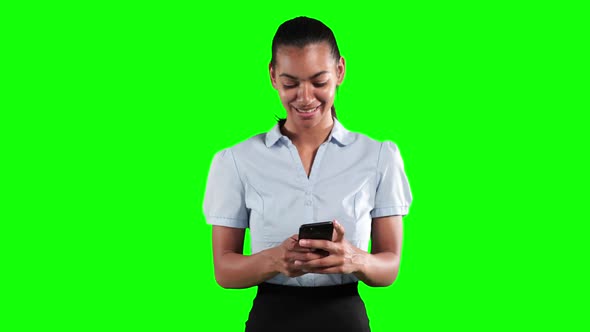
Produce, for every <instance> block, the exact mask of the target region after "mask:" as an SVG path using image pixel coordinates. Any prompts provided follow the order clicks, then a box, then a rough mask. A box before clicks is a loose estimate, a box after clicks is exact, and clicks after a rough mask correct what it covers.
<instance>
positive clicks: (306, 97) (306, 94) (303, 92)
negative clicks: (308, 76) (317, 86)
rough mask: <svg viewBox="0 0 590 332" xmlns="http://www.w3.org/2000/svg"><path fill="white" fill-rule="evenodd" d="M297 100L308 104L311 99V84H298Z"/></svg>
mask: <svg viewBox="0 0 590 332" xmlns="http://www.w3.org/2000/svg"><path fill="white" fill-rule="evenodd" d="M297 99H298V100H299V101H301V102H304V103H305V104H308V103H309V102H310V101H311V100H312V99H313V87H312V86H311V84H299V90H298V91H297Z"/></svg>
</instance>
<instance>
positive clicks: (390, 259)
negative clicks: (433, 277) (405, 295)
mask: <svg viewBox="0 0 590 332" xmlns="http://www.w3.org/2000/svg"><path fill="white" fill-rule="evenodd" d="M371 227H372V228H371V253H370V254H368V253H365V252H362V254H361V256H362V259H360V261H361V262H362V263H361V264H359V265H358V266H359V268H358V271H356V272H354V275H355V276H356V277H357V278H359V279H360V280H362V281H363V282H364V283H365V284H367V285H369V286H374V287H377V286H389V285H391V284H393V282H394V281H395V279H396V278H397V274H398V272H399V263H400V257H401V251H402V231H403V225H402V217H401V216H389V217H382V218H375V219H373V223H372V226H371Z"/></svg>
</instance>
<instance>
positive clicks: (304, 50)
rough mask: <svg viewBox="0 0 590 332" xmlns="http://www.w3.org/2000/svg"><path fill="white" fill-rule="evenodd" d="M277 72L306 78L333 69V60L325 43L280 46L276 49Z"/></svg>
mask: <svg viewBox="0 0 590 332" xmlns="http://www.w3.org/2000/svg"><path fill="white" fill-rule="evenodd" d="M276 63H277V72H278V74H279V75H281V74H287V75H288V76H292V77H302V78H307V77H309V76H313V75H316V74H317V73H320V72H323V73H324V74H327V73H328V72H329V71H331V70H334V68H333V67H334V65H335V61H334V58H333V56H332V50H331V49H330V46H329V45H328V44H327V43H316V44H309V45H306V46H304V47H297V46H281V47H279V49H278V50H277V58H276Z"/></svg>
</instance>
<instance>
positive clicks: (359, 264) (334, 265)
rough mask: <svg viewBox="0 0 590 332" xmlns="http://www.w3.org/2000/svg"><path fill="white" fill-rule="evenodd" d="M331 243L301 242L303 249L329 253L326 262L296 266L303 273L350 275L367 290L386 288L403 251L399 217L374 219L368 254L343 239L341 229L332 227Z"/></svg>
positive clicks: (396, 272)
mask: <svg viewBox="0 0 590 332" xmlns="http://www.w3.org/2000/svg"><path fill="white" fill-rule="evenodd" d="M334 233H335V234H334V241H325V240H301V241H299V244H300V245H301V246H302V247H307V248H317V249H323V250H326V251H328V252H330V255H329V256H328V257H325V258H321V259H317V260H315V261H310V262H307V263H305V262H295V264H294V265H295V266H298V267H300V268H301V269H302V271H304V272H313V273H325V274H329V273H345V274H347V273H352V274H354V275H355V276H356V277H357V278H358V279H359V280H361V281H363V282H364V283H365V284H367V285H369V286H374V287H377V286H389V285H391V284H392V283H393V282H394V281H395V279H396V277H397V274H398V271H399V263H400V256H401V248H402V217H401V216H389V217H381V218H374V219H373V224H372V230H371V237H372V250H371V253H368V252H366V251H363V250H361V249H359V248H357V247H355V246H353V245H352V244H351V243H350V242H348V241H347V240H346V239H344V227H342V225H341V224H340V223H338V222H335V223H334Z"/></svg>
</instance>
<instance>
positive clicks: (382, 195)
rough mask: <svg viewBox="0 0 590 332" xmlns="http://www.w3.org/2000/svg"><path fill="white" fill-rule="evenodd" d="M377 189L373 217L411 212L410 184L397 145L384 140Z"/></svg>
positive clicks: (380, 155)
mask: <svg viewBox="0 0 590 332" xmlns="http://www.w3.org/2000/svg"><path fill="white" fill-rule="evenodd" d="M377 181H378V182H377V190H376V193H375V206H374V208H373V210H372V211H371V217H372V218H378V217H386V216H395V215H401V216H405V215H406V214H408V212H409V208H410V204H411V203H412V193H411V191H410V184H409V183H408V178H407V177H406V173H405V171H404V163H403V161H402V157H401V155H400V153H399V150H398V148H397V146H396V145H395V144H394V143H392V142H387V141H386V142H383V143H382V144H381V151H380V152H379V161H378V163H377Z"/></svg>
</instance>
